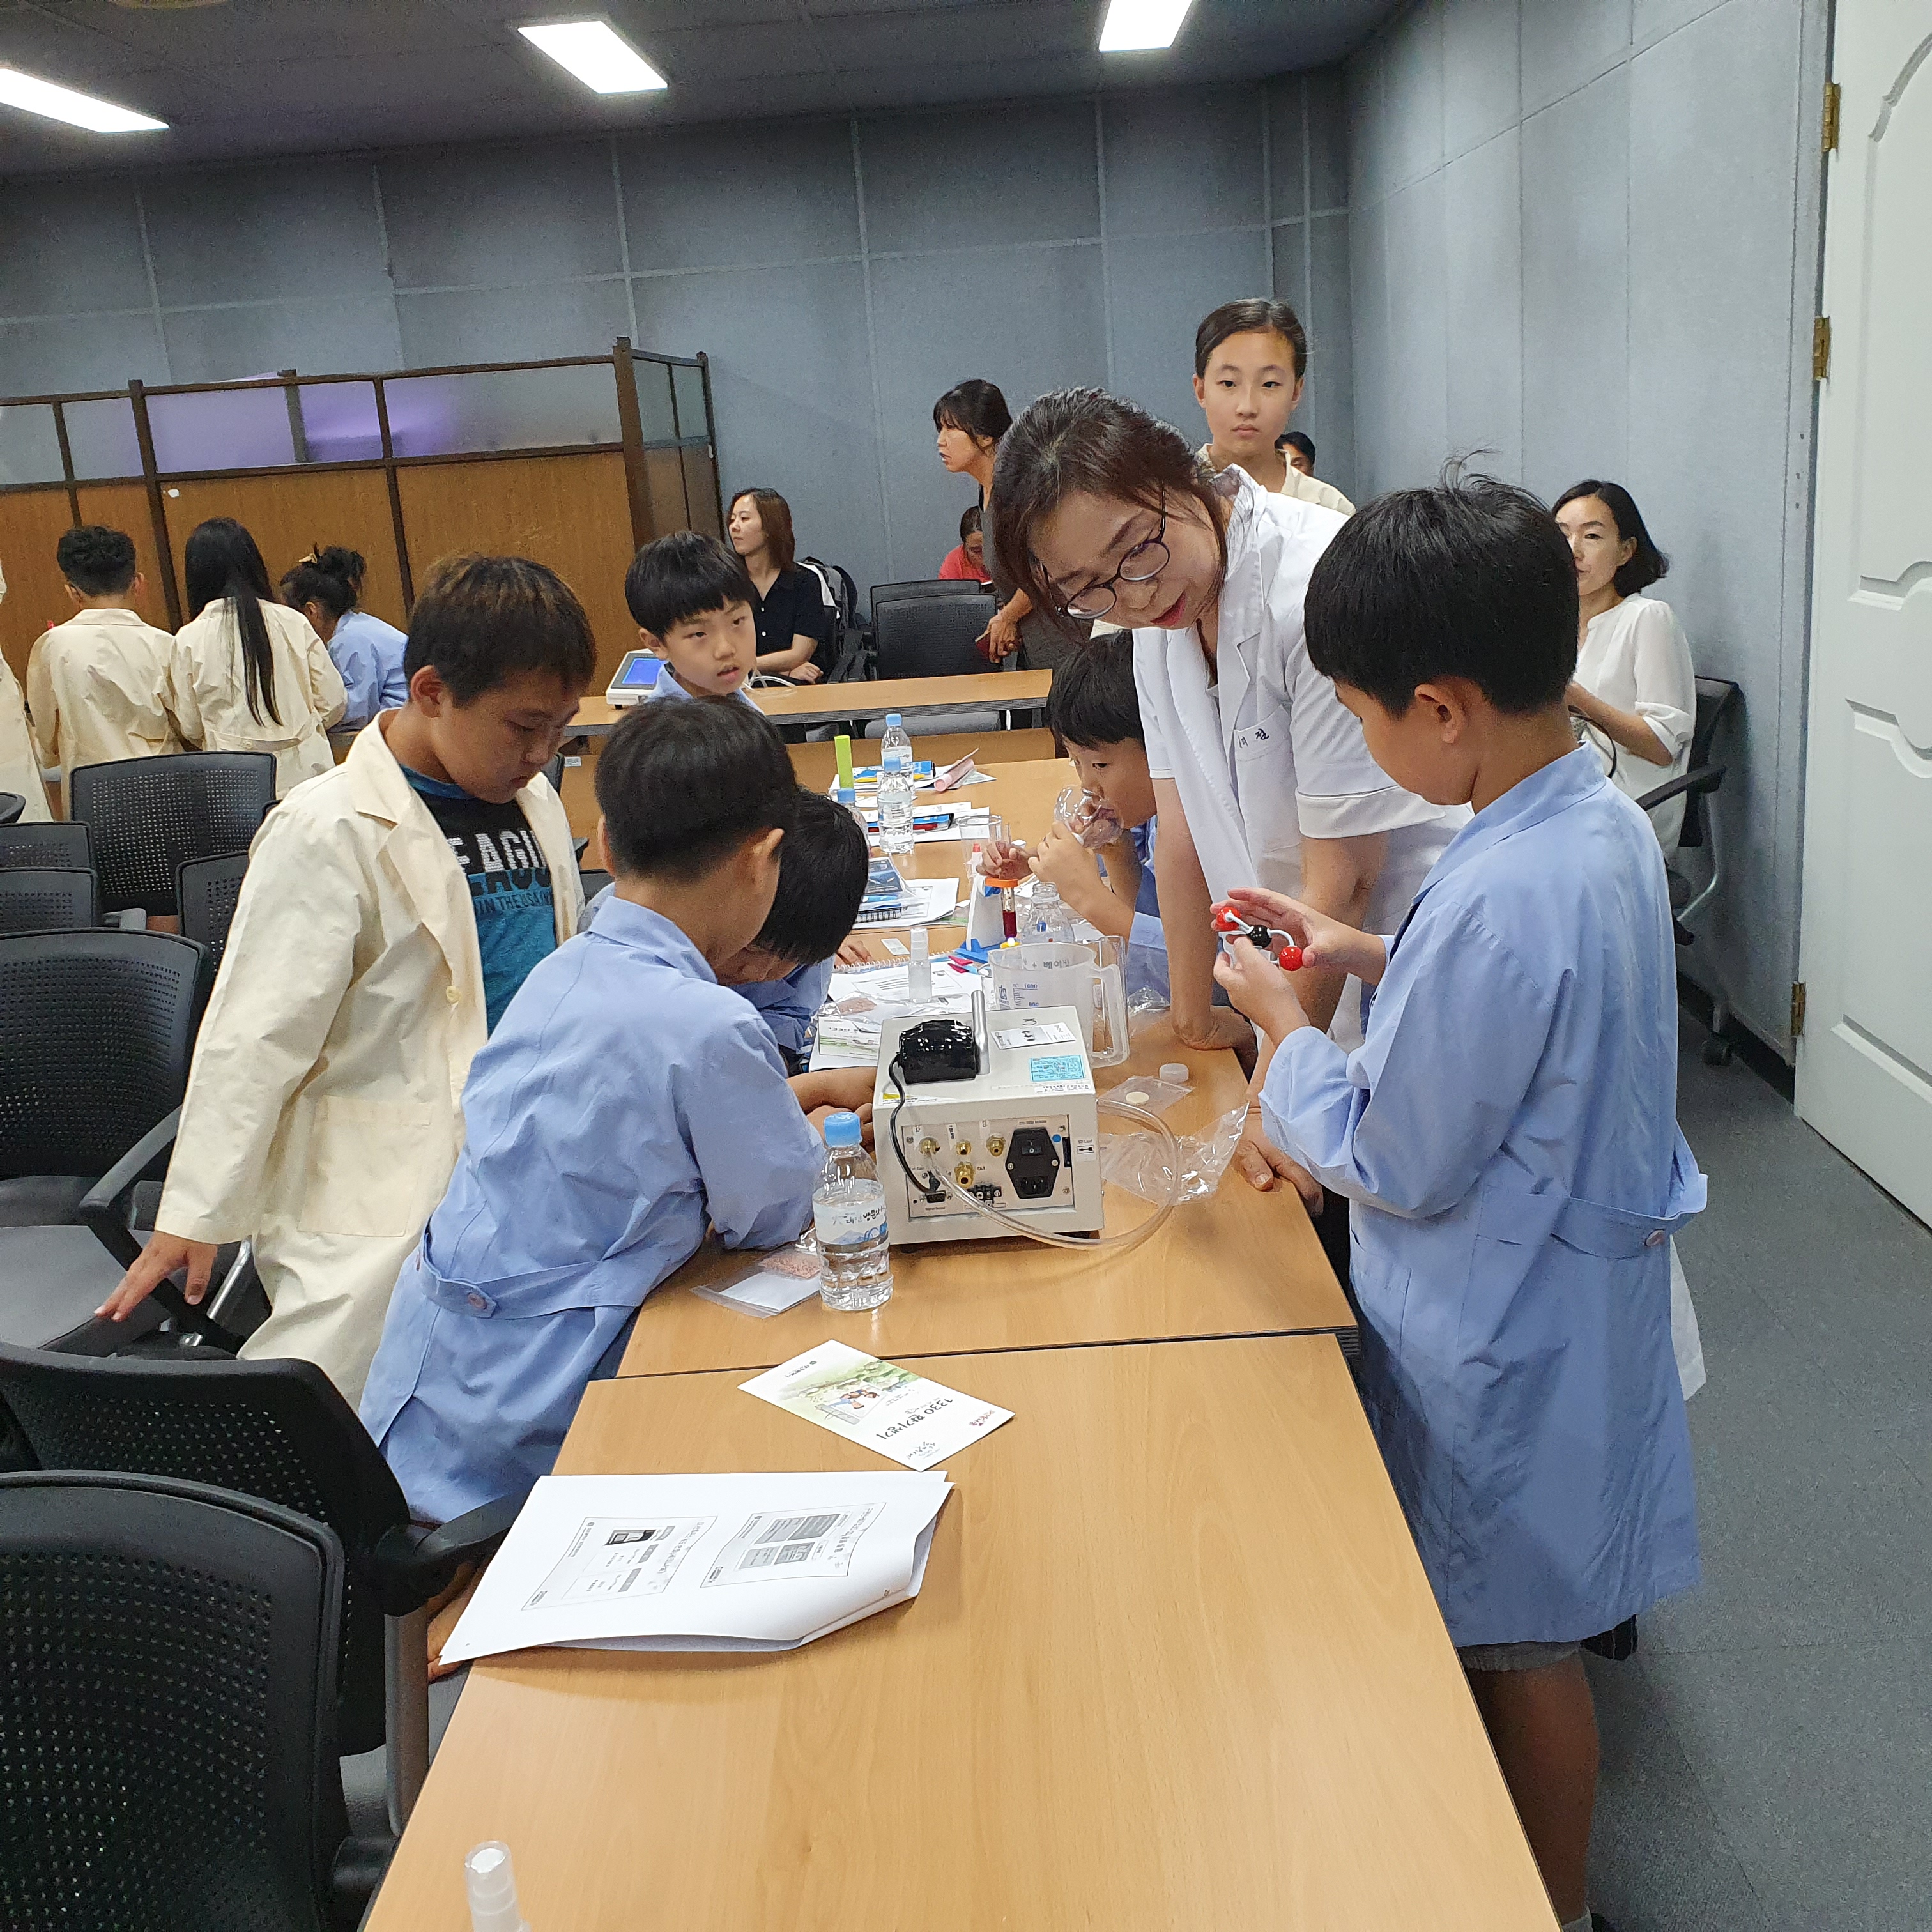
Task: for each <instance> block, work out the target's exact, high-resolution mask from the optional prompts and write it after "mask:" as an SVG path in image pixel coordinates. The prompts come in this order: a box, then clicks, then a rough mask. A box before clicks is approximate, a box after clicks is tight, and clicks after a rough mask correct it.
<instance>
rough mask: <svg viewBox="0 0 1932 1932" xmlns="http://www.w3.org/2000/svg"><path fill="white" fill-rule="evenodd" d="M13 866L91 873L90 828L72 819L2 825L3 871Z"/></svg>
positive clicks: (0, 865) (0, 859) (0, 852)
mask: <svg viewBox="0 0 1932 1932" xmlns="http://www.w3.org/2000/svg"><path fill="white" fill-rule="evenodd" d="M12 865H28V866H33V867H45V866H49V865H62V866H67V865H80V866H85V867H86V868H87V870H88V871H90V872H91V871H93V870H94V841H93V840H92V838H89V836H88V832H87V827H86V826H84V825H77V824H75V823H74V822H73V821H72V820H67V821H65V822H64V823H63V822H62V821H59V820H43V821H42V822H41V823H39V824H37V825H7V826H0V868H4V867H7V866H12Z"/></svg>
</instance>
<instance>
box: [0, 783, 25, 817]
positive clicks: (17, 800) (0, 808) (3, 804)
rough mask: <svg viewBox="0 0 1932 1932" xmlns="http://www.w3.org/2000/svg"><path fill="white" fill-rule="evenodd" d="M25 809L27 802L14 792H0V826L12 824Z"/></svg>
mask: <svg viewBox="0 0 1932 1932" xmlns="http://www.w3.org/2000/svg"><path fill="white" fill-rule="evenodd" d="M26 808H27V801H26V799H24V798H23V797H22V796H20V793H18V792H17V791H0V825H11V824H13V823H15V822H16V821H17V820H18V819H19V817H20V814H21V813H22V812H23V811H26Z"/></svg>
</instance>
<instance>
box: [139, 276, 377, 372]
mask: <svg viewBox="0 0 1932 1932" xmlns="http://www.w3.org/2000/svg"><path fill="white" fill-rule="evenodd" d="M162 330H163V335H165V337H166V341H167V350H168V373H169V375H170V376H171V377H172V378H173V380H175V382H177V383H235V382H239V381H241V380H243V379H244V378H245V377H250V376H269V375H273V374H275V373H276V372H277V371H279V370H283V369H308V370H318V371H320V370H332V371H341V370H360V369H366V370H368V371H371V373H372V374H374V373H375V372H377V371H382V370H386V369H394V368H397V367H398V365H400V364H401V362H402V360H403V353H402V342H401V338H400V336H399V335H398V332H397V329H396V305H395V303H394V302H392V301H391V300H390V299H389V298H388V297H387V296H351V297H350V298H349V299H347V301H344V302H328V301H316V300H309V301H304V302H264V303H262V304H260V305H254V306H251V307H248V308H203V309H176V310H174V311H171V312H170V313H169V314H166V315H164V316H163V318H162Z"/></svg>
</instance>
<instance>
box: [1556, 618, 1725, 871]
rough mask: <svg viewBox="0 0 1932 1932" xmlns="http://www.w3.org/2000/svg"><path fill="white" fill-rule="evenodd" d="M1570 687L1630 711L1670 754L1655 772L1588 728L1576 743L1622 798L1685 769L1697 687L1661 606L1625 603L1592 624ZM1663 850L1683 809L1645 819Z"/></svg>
mask: <svg viewBox="0 0 1932 1932" xmlns="http://www.w3.org/2000/svg"><path fill="white" fill-rule="evenodd" d="M1577 682H1578V683H1579V684H1580V685H1582V686H1583V688H1584V689H1585V690H1586V691H1589V692H1590V693H1591V694H1592V696H1594V697H1601V699H1602V700H1604V703H1606V704H1614V705H1615V706H1616V707H1617V709H1619V711H1634V712H1636V713H1637V715H1638V716H1639V717H1640V718H1642V719H1643V721H1644V722H1645V723H1646V724H1648V725H1649V727H1650V728H1651V729H1652V730H1653V731H1655V733H1657V738H1658V744H1659V745H1661V747H1662V748H1663V749H1664V750H1665V751H1668V752H1669V753H1670V763H1669V764H1667V765H1654V764H1652V763H1650V762H1649V760H1646V759H1643V758H1640V757H1636V756H1635V755H1634V754H1632V753H1631V752H1629V751H1626V750H1625V748H1623V746H1622V745H1619V743H1618V742H1616V739H1614V738H1607V737H1606V736H1604V733H1602V732H1601V731H1599V730H1598V729H1597V727H1595V725H1594V724H1584V725H1583V736H1584V738H1585V739H1586V740H1587V742H1589V743H1590V744H1592V745H1594V746H1595V748H1596V752H1597V755H1598V757H1600V758H1601V759H1602V760H1603V761H1604V770H1605V771H1607V772H1609V773H1610V782H1611V783H1612V784H1613V785H1615V786H1616V788H1617V789H1618V790H1619V791H1620V792H1622V793H1623V794H1624V795H1625V797H1627V798H1641V797H1643V795H1644V793H1646V792H1647V791H1654V790H1656V788H1657V787H1658V786H1659V785H1661V784H1669V783H1670V781H1671V780H1672V779H1673V778H1682V776H1683V775H1684V773H1685V772H1686V771H1688V769H1690V763H1691V733H1692V731H1693V730H1694V729H1695V728H1696V727H1697V675H1696V673H1695V672H1694V670H1692V668H1691V646H1690V643H1689V640H1688V639H1687V638H1686V637H1685V634H1684V626H1683V625H1682V624H1680V623H1679V622H1678V621H1677V613H1676V611H1674V610H1672V609H1671V607H1670V605H1669V604H1666V603H1665V602H1664V601H1663V600H1662V599H1661V598H1656V597H1646V596H1643V595H1637V596H1634V597H1626V598H1625V599H1624V601H1622V603H1621V604H1614V605H1613V606H1612V607H1611V608H1610V609H1609V610H1606V611H1604V612H1603V613H1601V615H1600V616H1595V617H1592V619H1590V622H1589V625H1588V627H1587V628H1586V629H1585V631H1584V633H1583V643H1582V644H1581V646H1580V647H1579V648H1578V650H1577ZM1650 823H1651V827H1652V830H1654V831H1655V832H1656V834H1657V837H1658V843H1659V844H1661V845H1662V846H1663V847H1664V850H1665V851H1666V852H1667V853H1668V852H1674V851H1676V849H1677V839H1678V835H1679V833H1680V832H1682V830H1683V829H1684V801H1683V800H1682V799H1681V798H1674V799H1672V800H1671V801H1670V803H1669V804H1667V805H1659V806H1658V808H1657V809H1656V811H1654V812H1652V814H1650Z"/></svg>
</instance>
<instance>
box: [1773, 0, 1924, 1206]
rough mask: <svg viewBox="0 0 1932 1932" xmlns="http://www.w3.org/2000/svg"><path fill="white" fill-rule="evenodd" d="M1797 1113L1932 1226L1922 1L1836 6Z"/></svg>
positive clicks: (1848, 1) (1843, 1)
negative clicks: (1836, 96) (1835, 121)
mask: <svg viewBox="0 0 1932 1932" xmlns="http://www.w3.org/2000/svg"><path fill="white" fill-rule="evenodd" d="M1832 62H1833V70H1834V76H1835V79H1836V80H1838V83H1839V86H1840V88H1841V96H1840V117H1839V127H1840V133H1839V142H1838V152H1837V154H1835V155H1834V156H1833V157H1832V160H1831V163H1830V167H1831V175H1830V179H1829V183H1828V184H1827V187H1826V203H1825V208H1826V213H1825V293H1824V300H1823V304H1822V308H1823V312H1824V314H1826V315H1827V316H1829V317H1830V318H1831V324H1832V342H1831V369H1830V374H1829V376H1828V377H1826V380H1825V382H1824V383H1823V388H1822V392H1821V395H1820V407H1819V422H1818V472H1817V524H1816V530H1815V535H1814V538H1813V553H1812V565H1813V574H1812V583H1813V589H1812V604H1811V731H1810V739H1809V744H1808V751H1807V754H1806V778H1805V877H1804V886H1805V895H1804V906H1805V913H1804V920H1803V924H1802V929H1801V932H1800V936H1799V959H1800V965H1799V971H1800V973H1801V974H1802V977H1803V979H1804V981H1805V988H1806V992H1807V1000H1806V1010H1805V1031H1804V1033H1803V1034H1802V1037H1800V1039H1799V1043H1798V1112H1799V1116H1800V1118H1802V1119H1804V1120H1806V1121H1809V1122H1810V1123H1811V1124H1812V1126H1813V1127H1816V1128H1817V1130H1818V1131H1819V1133H1821V1134H1823V1136H1825V1138H1826V1139H1827V1140H1829V1141H1830V1142H1832V1145H1834V1146H1835V1147H1837V1148H1839V1149H1840V1150H1841V1151H1843V1153H1844V1154H1846V1155H1847V1156H1849V1158H1850V1159H1852V1160H1854V1161H1855V1162H1856V1163H1858V1166H1860V1167H1861V1168H1863V1169H1864V1170H1865V1172H1867V1174H1869V1175H1870V1176H1871V1177H1872V1178H1873V1180H1874V1181H1877V1182H1878V1184H1879V1186H1881V1187H1884V1188H1885V1189H1886V1190H1888V1191H1889V1192H1890V1193H1892V1194H1894V1195H1895V1196H1897V1198H1898V1199H1900V1201H1902V1202H1904V1204H1905V1205H1906V1207H1907V1208H1910V1209H1911V1211H1912V1212H1913V1213H1914V1214H1917V1215H1918V1216H1919V1217H1920V1218H1921V1220H1932V189H1928V184H1932V0H1839V4H1838V10H1837V26H1836V29H1835V46H1834V49H1833V54H1832Z"/></svg>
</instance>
